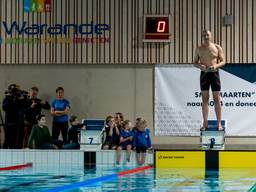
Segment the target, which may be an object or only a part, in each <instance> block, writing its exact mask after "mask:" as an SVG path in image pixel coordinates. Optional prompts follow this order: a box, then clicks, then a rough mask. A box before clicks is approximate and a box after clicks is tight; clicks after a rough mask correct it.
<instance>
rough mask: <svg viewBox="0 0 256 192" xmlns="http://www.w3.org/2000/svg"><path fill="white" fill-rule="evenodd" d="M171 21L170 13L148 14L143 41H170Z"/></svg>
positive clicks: (145, 18)
mask: <svg viewBox="0 0 256 192" xmlns="http://www.w3.org/2000/svg"><path fill="white" fill-rule="evenodd" d="M169 22H170V17H169V16H168V15H146V16H145V17H144V38H143V42H170V36H171V34H170V23H169Z"/></svg>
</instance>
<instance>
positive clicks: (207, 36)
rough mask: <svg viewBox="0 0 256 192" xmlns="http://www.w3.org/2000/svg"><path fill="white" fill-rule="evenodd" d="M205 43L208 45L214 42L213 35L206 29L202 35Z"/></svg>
mask: <svg viewBox="0 0 256 192" xmlns="http://www.w3.org/2000/svg"><path fill="white" fill-rule="evenodd" d="M202 37H203V41H204V42H206V43H208V42H211V41H212V33H211V31H209V30H207V29H205V30H204V31H203V33H202Z"/></svg>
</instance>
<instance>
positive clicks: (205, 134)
mask: <svg viewBox="0 0 256 192" xmlns="http://www.w3.org/2000/svg"><path fill="white" fill-rule="evenodd" d="M221 125H222V127H223V128H224V130H223V131H219V130H218V129H217V121H216V120H208V128H207V129H206V130H205V131H201V134H200V141H201V146H202V149H204V150H208V149H210V150H224V148H225V129H226V127H227V124H226V120H221Z"/></svg>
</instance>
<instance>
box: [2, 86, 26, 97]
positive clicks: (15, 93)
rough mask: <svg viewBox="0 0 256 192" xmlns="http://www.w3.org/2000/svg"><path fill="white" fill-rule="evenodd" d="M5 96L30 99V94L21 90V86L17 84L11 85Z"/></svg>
mask: <svg viewBox="0 0 256 192" xmlns="http://www.w3.org/2000/svg"><path fill="white" fill-rule="evenodd" d="M5 96H7V97H13V98H18V99H26V98H27V97H28V92H27V91H25V90H21V89H20V86H19V85H17V84H11V85H9V86H8V90H7V91H5Z"/></svg>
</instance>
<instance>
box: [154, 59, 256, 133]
mask: <svg viewBox="0 0 256 192" xmlns="http://www.w3.org/2000/svg"><path fill="white" fill-rule="evenodd" d="M219 72H220V78H221V87H222V88H221V105H222V119H223V120H226V121H227V128H226V135H228V136H256V129H255V125H256V118H255V117H254V116H255V115H256V94H255V91H256V89H255V88H256V85H255V82H256V65H255V64H242V65H238V64H236V65H231V64H230V65H226V66H224V67H223V68H222V69H220V70H219ZM199 81H200V71H199V69H197V68H195V67H193V65H164V66H163V65H157V66H156V68H155V135H157V136H166V135H169V136H199V135H200V131H199V128H200V126H201V123H202V109H201V105H202V98H201V91H200V82H199ZM209 119H216V115H215V110H214V102H213V99H212V94H210V101H209Z"/></svg>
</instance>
